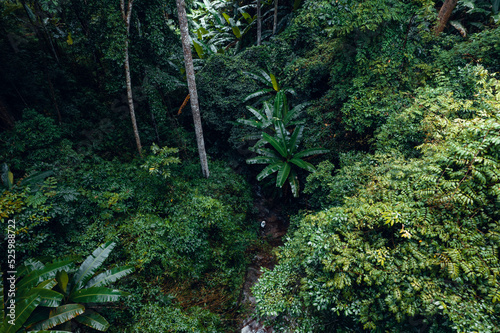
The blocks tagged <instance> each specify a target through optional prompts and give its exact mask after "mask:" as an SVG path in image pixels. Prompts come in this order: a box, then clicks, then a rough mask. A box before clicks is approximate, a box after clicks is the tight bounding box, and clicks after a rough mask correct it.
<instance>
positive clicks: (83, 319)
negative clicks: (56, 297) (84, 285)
mask: <svg viewBox="0 0 500 333" xmlns="http://www.w3.org/2000/svg"><path fill="white" fill-rule="evenodd" d="M75 320H76V321H77V322H79V323H80V324H83V325H86V326H88V327H91V328H93V329H95V330H98V331H101V332H104V331H106V330H107V329H108V327H109V323H108V321H107V320H106V318H104V317H103V316H101V315H100V314H98V313H97V312H95V311H92V310H87V311H85V313H84V314H82V315H79V316H78V317H76V318H75Z"/></svg>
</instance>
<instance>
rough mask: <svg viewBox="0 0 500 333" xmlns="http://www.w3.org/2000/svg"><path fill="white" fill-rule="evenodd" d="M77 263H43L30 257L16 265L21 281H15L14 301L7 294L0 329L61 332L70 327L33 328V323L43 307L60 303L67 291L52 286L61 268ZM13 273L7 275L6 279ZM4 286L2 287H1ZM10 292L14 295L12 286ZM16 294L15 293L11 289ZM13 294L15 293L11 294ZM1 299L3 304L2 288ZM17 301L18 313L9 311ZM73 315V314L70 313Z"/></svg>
mask: <svg viewBox="0 0 500 333" xmlns="http://www.w3.org/2000/svg"><path fill="white" fill-rule="evenodd" d="M72 267H74V264H73V260H62V261H58V262H55V263H52V264H48V265H44V264H43V263H41V262H40V261H36V260H30V261H27V263H26V264H25V265H24V266H21V267H19V268H18V269H17V278H18V281H17V282H16V283H15V286H16V292H15V303H13V301H14V299H13V298H8V299H7V302H5V304H6V305H7V306H6V307H5V310H4V311H3V312H4V313H2V319H3V321H2V323H0V332H4V333H16V332H18V333H20V332H26V330H27V329H28V330H29V331H28V332H30V333H44V332H52V333H57V332H59V333H62V332H67V331H47V330H30V328H33V325H34V324H35V323H36V322H37V321H39V320H40V318H43V316H44V312H45V311H44V309H46V308H54V307H57V306H58V305H59V304H60V302H61V301H62V299H63V298H64V295H63V294H61V293H59V292H57V291H54V290H52V288H54V286H56V285H57V281H56V280H55V277H56V275H57V273H58V272H60V271H61V270H64V269H71V268H72ZM9 280H10V276H8V277H7V281H9ZM0 289H2V288H0ZM8 290H9V293H8V294H7V295H8V296H11V293H10V288H9V289H8ZM12 294H13V293H12ZM12 296H13V295H12ZM0 298H1V299H0V301H1V302H2V305H3V304H4V300H3V292H1V293H0ZM11 304H15V314H13V313H11V312H10V309H9V307H10V305H11ZM70 315H71V314H70Z"/></svg>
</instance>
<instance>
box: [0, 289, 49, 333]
mask: <svg viewBox="0 0 500 333" xmlns="http://www.w3.org/2000/svg"><path fill="white" fill-rule="evenodd" d="M38 304H40V297H39V296H38V295H31V296H30V297H28V298H26V299H24V300H22V301H20V302H16V319H15V321H14V325H11V324H9V320H11V318H10V317H5V319H4V321H3V326H2V328H3V330H2V333H15V332H17V330H18V329H20V328H21V327H22V326H23V325H24V322H25V321H26V320H27V319H28V317H29V316H30V315H31V313H32V312H33V311H34V310H35V309H36V307H37V306H38Z"/></svg>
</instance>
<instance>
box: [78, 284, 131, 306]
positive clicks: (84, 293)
mask: <svg viewBox="0 0 500 333" xmlns="http://www.w3.org/2000/svg"><path fill="white" fill-rule="evenodd" d="M126 295H128V293H125V292H123V291H120V290H116V289H109V288H105V287H93V288H87V289H80V290H77V291H75V292H74V293H71V295H70V296H69V301H71V302H77V303H107V302H116V301H117V300H119V299H120V297H122V296H126Z"/></svg>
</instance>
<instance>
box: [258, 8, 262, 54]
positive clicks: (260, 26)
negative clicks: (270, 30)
mask: <svg viewBox="0 0 500 333" xmlns="http://www.w3.org/2000/svg"><path fill="white" fill-rule="evenodd" d="M261 40H262V15H261V13H260V0H257V45H260V43H261Z"/></svg>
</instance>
